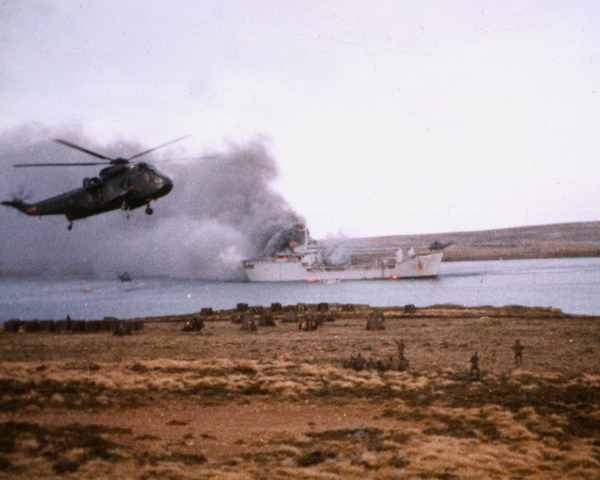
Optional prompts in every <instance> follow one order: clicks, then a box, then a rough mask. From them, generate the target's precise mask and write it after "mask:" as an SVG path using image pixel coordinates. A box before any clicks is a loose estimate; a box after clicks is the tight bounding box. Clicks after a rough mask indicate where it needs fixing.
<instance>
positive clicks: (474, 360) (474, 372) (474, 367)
mask: <svg viewBox="0 0 600 480" xmlns="http://www.w3.org/2000/svg"><path fill="white" fill-rule="evenodd" d="M470 362H471V379H472V380H479V373H480V371H479V354H478V352H475V353H474V354H473V356H472V357H471V360H470Z"/></svg>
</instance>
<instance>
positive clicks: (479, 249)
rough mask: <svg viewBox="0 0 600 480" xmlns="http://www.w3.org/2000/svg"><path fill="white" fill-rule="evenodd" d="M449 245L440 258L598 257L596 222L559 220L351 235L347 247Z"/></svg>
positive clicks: (599, 225) (599, 245) (599, 236)
mask: <svg viewBox="0 0 600 480" xmlns="http://www.w3.org/2000/svg"><path fill="white" fill-rule="evenodd" d="M435 240H438V241H440V242H442V243H449V242H452V244H451V245H450V246H449V247H447V248H446V249H445V250H444V253H445V255H444V261H450V262H452V261H467V260H500V259H504V260H508V259H526V258H562V257H600V222H580V223H560V224H551V225H536V226H527V227H515V228H502V229H496V230H481V231H474V232H454V233H438V234H424V235H390V236H384V237H369V238H353V239H350V240H349V241H348V242H347V245H348V246H349V247H363V248H398V247H411V246H412V247H419V248H427V247H428V246H429V245H430V244H431V243H432V242H434V241H435Z"/></svg>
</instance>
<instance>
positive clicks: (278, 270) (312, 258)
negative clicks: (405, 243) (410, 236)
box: [243, 234, 443, 282]
mask: <svg viewBox="0 0 600 480" xmlns="http://www.w3.org/2000/svg"><path fill="white" fill-rule="evenodd" d="M386 250H390V249H386ZM442 257H443V251H442V250H436V251H432V252H427V253H415V251H414V249H412V248H410V249H402V248H398V249H397V250H396V253H395V255H393V256H387V257H386V256H379V257H377V258H373V259H371V260H368V261H364V262H359V263H356V262H348V263H345V264H342V265H329V264H327V263H326V262H325V259H324V256H323V247H321V246H320V245H318V244H317V243H316V242H314V241H310V240H308V234H306V241H305V243H304V244H300V245H298V244H297V243H296V242H292V243H291V244H290V245H289V246H288V248H286V249H284V250H282V251H280V252H278V253H276V254H275V255H274V256H272V257H268V258H261V259H251V260H244V262H243V265H244V269H245V271H246V275H247V276H248V279H249V280H250V281H251V282H295V281H308V282H318V281H337V280H376V279H399V278H419V277H435V276H437V275H438V273H439V271H440V264H441V263H442Z"/></svg>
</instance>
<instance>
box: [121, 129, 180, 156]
mask: <svg viewBox="0 0 600 480" xmlns="http://www.w3.org/2000/svg"><path fill="white" fill-rule="evenodd" d="M190 136H191V135H184V136H183V137H179V138H176V139H175V140H171V141H170V142H167V143H163V144H162V145H159V146H158V147H154V148H151V149H150V150H146V151H145V152H142V153H138V154H137V155H134V156H133V157H129V158H128V159H127V161H129V160H133V159H134V158H138V157H141V156H142V155H146V154H147V153H150V152H153V151H154V150H158V149H159V148H163V147H166V146H167V145H171V144H172V143H175V142H179V141H180V140H183V139H184V138H188V137H190Z"/></svg>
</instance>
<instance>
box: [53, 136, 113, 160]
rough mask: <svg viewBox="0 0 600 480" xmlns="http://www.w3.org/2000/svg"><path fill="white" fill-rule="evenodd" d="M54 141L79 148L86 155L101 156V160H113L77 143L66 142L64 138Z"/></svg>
mask: <svg viewBox="0 0 600 480" xmlns="http://www.w3.org/2000/svg"><path fill="white" fill-rule="evenodd" d="M54 141H55V142H57V143H60V144H62V145H66V146H67V147H71V148H74V149H75V150H79V151H81V152H84V153H87V154H88V155H93V156H94V157H97V158H101V159H102V160H108V161H111V162H112V161H113V160H114V159H113V158H109V157H105V156H104V155H100V154H99V153H96V152H92V151H91V150H88V149H87V148H83V147H80V146H79V145H75V144H74V143H71V142H67V141H66V140H61V139H60V138H56V139H54ZM72 165H76V164H75V163H73V164H72ZM86 165H91V164H86Z"/></svg>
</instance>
